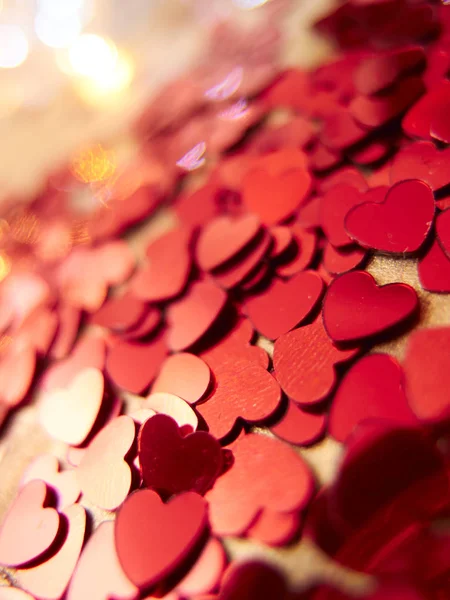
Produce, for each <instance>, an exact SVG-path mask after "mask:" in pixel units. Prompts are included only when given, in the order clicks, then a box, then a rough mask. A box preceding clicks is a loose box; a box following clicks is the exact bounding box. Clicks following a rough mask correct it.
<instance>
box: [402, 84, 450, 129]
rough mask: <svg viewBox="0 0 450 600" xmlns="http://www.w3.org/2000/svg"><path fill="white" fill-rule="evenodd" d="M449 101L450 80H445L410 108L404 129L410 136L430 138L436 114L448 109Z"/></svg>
mask: <svg viewBox="0 0 450 600" xmlns="http://www.w3.org/2000/svg"><path fill="white" fill-rule="evenodd" d="M449 103H450V81H447V80H444V81H442V82H441V83H440V84H439V85H437V86H435V87H433V89H431V90H430V91H428V92H427V93H426V94H425V95H424V96H422V98H421V99H420V100H419V101H418V102H416V103H415V104H414V106H413V107H412V108H410V109H409V111H408V112H407V113H406V115H405V116H404V118H403V121H402V127H403V131H404V132H405V133H406V134H407V135H409V136H410V137H418V138H421V139H423V140H430V139H431V134H430V129H431V124H432V121H433V118H434V116H435V114H436V113H439V114H440V113H441V112H442V111H447V109H448V105H449Z"/></svg>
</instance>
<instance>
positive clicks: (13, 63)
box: [0, 25, 29, 69]
mask: <svg viewBox="0 0 450 600" xmlns="http://www.w3.org/2000/svg"><path fill="white" fill-rule="evenodd" d="M28 50H29V47H28V40H27V38H26V36H25V33H24V32H23V31H22V29H21V28H20V27H18V26H17V25H0V67H1V68H3V69H14V68H15V67H18V66H19V65H21V64H22V63H23V62H24V61H25V60H26V58H27V56H28Z"/></svg>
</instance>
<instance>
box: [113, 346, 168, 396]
mask: <svg viewBox="0 0 450 600" xmlns="http://www.w3.org/2000/svg"><path fill="white" fill-rule="evenodd" d="M167 353H168V349H167V345H166V341H165V339H164V338H163V337H161V336H160V337H159V338H157V339H155V340H152V341H151V342H150V343H148V344H138V343H136V342H118V343H117V344H116V345H115V346H113V347H112V348H111V349H110V350H109V352H108V357H107V359H106V371H107V373H108V375H109V376H110V377H111V379H112V380H113V382H114V383H115V384H116V385H118V386H119V387H120V388H123V389H124V390H127V391H129V392H133V393H134V394H140V393H142V392H143V391H144V390H145V389H146V388H148V386H149V385H150V383H151V382H152V381H153V379H154V378H155V377H156V374H157V373H158V371H159V369H160V367H161V365H162V363H163V361H164V359H165V358H166V356H167Z"/></svg>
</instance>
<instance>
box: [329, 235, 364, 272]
mask: <svg viewBox="0 0 450 600" xmlns="http://www.w3.org/2000/svg"><path fill="white" fill-rule="evenodd" d="M366 256H367V252H366V250H364V249H363V248H360V247H359V246H356V245H355V246H347V247H346V248H335V247H334V246H333V245H332V244H330V243H327V245H326V246H325V248H324V250H323V255H322V264H323V266H324V267H325V269H326V270H327V271H328V272H329V273H330V274H331V275H339V274H340V273H345V272H346V271H350V270H351V269H354V268H356V267H358V266H359V265H360V264H361V263H362V262H363V260H364V259H365V258H366Z"/></svg>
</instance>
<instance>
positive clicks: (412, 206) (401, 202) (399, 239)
mask: <svg viewBox="0 0 450 600" xmlns="http://www.w3.org/2000/svg"><path fill="white" fill-rule="evenodd" d="M435 210H436V205H435V202H434V196H433V192H432V190H431V188H430V187H429V186H428V185H427V184H426V183H424V182H423V181H420V180H419V179H410V180H408V181H402V182H400V183H396V184H395V185H393V186H392V187H391V189H390V190H389V192H388V193H387V195H386V198H385V200H384V202H365V203H363V204H360V205H359V206H355V207H354V208H352V209H351V210H350V211H349V212H348V214H347V216H346V218H345V227H346V230H347V232H348V233H349V235H350V236H351V238H352V239H354V240H356V241H357V242H358V243H359V244H361V246H364V247H366V248H373V249H375V250H380V251H383V252H389V253H395V254H400V253H401V254H406V253H408V254H409V253H412V252H416V251H417V250H419V248H420V247H421V246H422V245H423V243H424V242H425V240H426V238H427V236H428V233H429V232H430V229H431V227H432V225H433V218H434V213H435Z"/></svg>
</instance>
